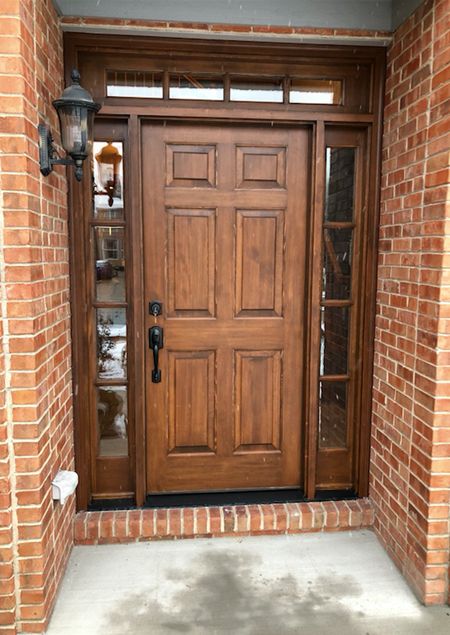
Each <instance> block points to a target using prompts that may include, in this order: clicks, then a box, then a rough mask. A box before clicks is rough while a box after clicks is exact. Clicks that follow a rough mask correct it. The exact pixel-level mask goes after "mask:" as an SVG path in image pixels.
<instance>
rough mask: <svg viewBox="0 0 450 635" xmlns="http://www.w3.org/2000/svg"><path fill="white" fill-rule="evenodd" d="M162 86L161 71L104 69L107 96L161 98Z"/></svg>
mask: <svg viewBox="0 0 450 635" xmlns="http://www.w3.org/2000/svg"><path fill="white" fill-rule="evenodd" d="M162 86H163V84H162V73H148V72H142V71H106V96H107V97H146V98H150V99H152V98H153V99H155V98H157V99H158V98H159V99H161V98H162V96H163V87H162Z"/></svg>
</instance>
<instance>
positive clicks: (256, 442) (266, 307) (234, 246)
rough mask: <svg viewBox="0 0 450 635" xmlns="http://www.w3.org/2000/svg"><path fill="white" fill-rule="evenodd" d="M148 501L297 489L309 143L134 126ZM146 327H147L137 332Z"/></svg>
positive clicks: (223, 129)
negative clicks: (154, 312) (157, 372)
mask: <svg viewBox="0 0 450 635" xmlns="http://www.w3.org/2000/svg"><path fill="white" fill-rule="evenodd" d="M141 153H142V166H143V168H142V169H143V175H142V192H143V221H144V243H145V244H144V269H145V271H144V276H145V289H146V298H145V301H146V303H148V302H149V301H150V300H158V301H160V302H162V303H163V313H162V315H161V316H159V317H158V318H157V323H158V325H159V326H161V327H163V329H164V348H163V349H162V350H161V352H160V355H159V358H160V359H159V367H160V369H161V373H162V375H161V377H162V378H161V383H152V380H151V371H152V368H153V357H152V354H151V352H150V350H149V349H148V345H147V344H146V347H147V359H146V377H147V388H146V391H147V395H146V403H147V410H146V413H147V414H146V417H147V489H148V491H149V492H151V493H158V492H189V491H209V490H217V491H220V490H230V489H258V488H288V487H299V486H300V485H301V484H302V476H301V475H302V457H301V446H302V432H303V431H302V425H303V421H302V405H303V404H302V402H303V393H302V387H303V372H304V368H303V366H304V361H303V347H304V344H303V341H304V333H303V328H304V301H305V300H304V298H305V281H306V277H307V276H306V270H305V267H306V260H305V251H306V249H305V243H306V235H307V227H306V218H307V210H308V209H309V192H308V188H309V186H308V183H309V176H308V171H309V162H310V149H309V132H308V130H307V129H306V128H305V129H304V128H289V127H284V128H283V127H278V128H276V127H264V126H261V125H259V126H244V125H242V126H239V125H236V124H234V125H231V124H221V125H219V124H217V125H215V124H189V125H186V124H177V123H167V122H166V123H165V124H162V123H146V122H144V123H143V124H142V148H141ZM154 323H155V319H154V318H153V317H152V316H149V315H147V327H148V328H150V327H151V326H152V325H153V324H154Z"/></svg>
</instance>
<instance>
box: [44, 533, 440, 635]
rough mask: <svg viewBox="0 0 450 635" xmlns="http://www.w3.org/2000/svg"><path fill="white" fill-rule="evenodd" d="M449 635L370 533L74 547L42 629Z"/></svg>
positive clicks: (51, 632) (436, 610)
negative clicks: (417, 597) (46, 627)
mask: <svg viewBox="0 0 450 635" xmlns="http://www.w3.org/2000/svg"><path fill="white" fill-rule="evenodd" d="M105 633H106V634H107V635H128V634H130V635H142V634H144V633H145V634H146V635H147V634H148V635H150V634H151V635H160V634H161V635H166V634H167V635H172V634H177V633H188V634H192V635H206V634H208V635H214V634H217V635H222V634H231V633H232V634H233V635H234V634H241V633H242V634H243V635H291V634H292V635H294V634H296V635H297V634H301V635H316V634H317V635H319V634H320V635H327V634H328V633H330V634H333V635H336V633H339V634H340V635H353V634H355V635H356V634H358V635H360V634H361V635H378V634H380V635H381V634H382V635H397V634H403V633H405V634H408V635H415V634H418V635H419V634H420V635H425V634H427V633H433V635H441V634H442V635H444V634H445V635H448V633H450V607H432V608H425V607H423V606H421V605H420V604H419V602H418V601H417V600H416V599H415V597H414V596H413V594H412V592H411V591H410V589H409V588H408V586H407V585H406V583H405V581H404V580H403V578H402V577H401V575H400V573H399V572H398V571H397V569H396V568H395V567H394V565H393V564H392V563H391V561H390V560H389V557H388V556H387V555H386V553H385V552H384V550H383V548H382V547H381V546H380V544H379V543H378V541H377V538H376V537H375V535H374V534H373V533H372V532H371V531H368V530H362V531H357V532H345V533H328V534H327V533H320V534H304V535H294V536H262V537H246V538H221V539H215V540H208V539H198V540H183V541H161V542H146V543H133V544H128V545H108V546H106V545H105V546H95V547H94V546H91V547H75V548H74V550H73V552H72V555H71V558H70V562H69V567H68V570H67V573H66V576H65V579H64V581H63V585H62V588H61V592H60V595H59V598H58V601H57V604H56V607H55V611H54V613H53V617H52V620H51V623H50V627H49V629H48V631H47V635H100V634H102V635H104V634H105Z"/></svg>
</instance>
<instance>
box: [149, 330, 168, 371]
mask: <svg viewBox="0 0 450 635" xmlns="http://www.w3.org/2000/svg"><path fill="white" fill-rule="evenodd" d="M148 345H149V348H150V349H151V350H152V351H153V370H152V382H153V383H154V384H159V382H160V381H161V370H160V369H159V368H158V365H159V351H160V349H161V348H164V333H163V329H162V328H161V327H160V326H152V328H151V329H149V330H148Z"/></svg>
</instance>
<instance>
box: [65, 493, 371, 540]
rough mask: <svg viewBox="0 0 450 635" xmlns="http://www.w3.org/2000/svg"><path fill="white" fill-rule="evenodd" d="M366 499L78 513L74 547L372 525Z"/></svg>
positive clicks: (339, 529) (355, 527) (368, 502)
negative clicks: (75, 545)
mask: <svg viewBox="0 0 450 635" xmlns="http://www.w3.org/2000/svg"><path fill="white" fill-rule="evenodd" d="M373 521H374V509H373V506H372V504H371V502H370V500H369V499H368V498H364V499H360V500H351V501H327V502H321V503H280V504H273V505H268V504H265V505H230V506H229V505H227V506H225V507H184V508H164V509H137V510H129V511H103V512H97V511H96V512H80V513H78V514H77V515H76V517H75V527H74V530H75V544H77V545H96V544H112V543H121V542H138V541H145V540H164V539H166V540H170V539H172V540H174V539H179V538H196V537H207V538H211V537H220V536H247V535H252V536H254V535H257V534H266V535H267V534H296V533H302V532H312V531H342V530H346V529H362V528H363V527H370V526H372V524H373Z"/></svg>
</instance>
